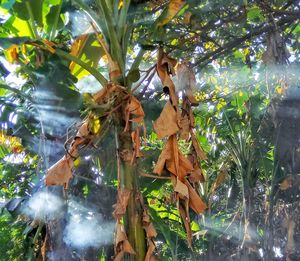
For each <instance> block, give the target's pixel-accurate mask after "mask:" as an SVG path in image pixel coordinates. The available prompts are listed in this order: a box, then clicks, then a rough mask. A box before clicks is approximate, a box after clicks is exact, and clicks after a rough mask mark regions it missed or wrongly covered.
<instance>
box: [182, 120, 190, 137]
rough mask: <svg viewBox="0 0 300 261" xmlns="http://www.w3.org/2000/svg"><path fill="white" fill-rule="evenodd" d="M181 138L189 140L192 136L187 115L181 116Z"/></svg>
mask: <svg viewBox="0 0 300 261" xmlns="http://www.w3.org/2000/svg"><path fill="white" fill-rule="evenodd" d="M180 123H181V124H180V125H181V129H180V139H182V140H188V139H189V137H190V120H189V118H188V116H187V115H185V116H183V117H181V119H180Z"/></svg>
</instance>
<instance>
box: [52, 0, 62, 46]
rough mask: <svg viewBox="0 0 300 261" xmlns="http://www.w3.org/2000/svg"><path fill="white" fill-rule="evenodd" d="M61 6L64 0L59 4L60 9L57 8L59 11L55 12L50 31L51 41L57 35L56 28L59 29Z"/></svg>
mask: <svg viewBox="0 0 300 261" xmlns="http://www.w3.org/2000/svg"><path fill="white" fill-rule="evenodd" d="M61 6H62V0H60V2H59V4H58V10H57V12H56V14H55V17H54V22H53V26H52V29H51V33H50V41H52V40H53V38H54V37H55V33H56V30H57V25H58V20H59V16H60V11H61Z"/></svg>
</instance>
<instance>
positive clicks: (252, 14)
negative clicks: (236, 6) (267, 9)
mask: <svg viewBox="0 0 300 261" xmlns="http://www.w3.org/2000/svg"><path fill="white" fill-rule="evenodd" d="M247 20H248V21H250V22H254V23H257V22H263V21H265V18H264V16H263V14H262V12H261V10H260V8H259V7H258V6H253V7H251V8H250V9H249V10H248V12H247Z"/></svg>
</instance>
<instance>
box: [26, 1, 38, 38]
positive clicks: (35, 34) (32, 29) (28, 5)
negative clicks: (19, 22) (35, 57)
mask: <svg viewBox="0 0 300 261" xmlns="http://www.w3.org/2000/svg"><path fill="white" fill-rule="evenodd" d="M25 4H26V8H27V11H28V14H29V17H30V22H31V26H30V31H31V32H32V33H33V36H34V38H38V36H39V35H38V31H37V28H36V25H35V23H34V15H33V13H32V10H31V6H30V3H29V1H25Z"/></svg>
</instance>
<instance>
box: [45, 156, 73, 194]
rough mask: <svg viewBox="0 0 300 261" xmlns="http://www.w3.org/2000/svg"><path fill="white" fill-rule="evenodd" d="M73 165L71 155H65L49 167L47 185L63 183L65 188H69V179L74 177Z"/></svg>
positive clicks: (46, 178)
mask: <svg viewBox="0 0 300 261" xmlns="http://www.w3.org/2000/svg"><path fill="white" fill-rule="evenodd" d="M73 166H74V163H73V160H72V158H71V157H70V156H64V157H63V158H62V159H60V160H59V161H58V162H56V163H55V164H54V165H53V166H52V167H51V168H49V169H48V172H47V174H46V177H45V184H46V186H56V185H63V186H64V188H65V189H67V188H68V184H69V180H70V179H71V178H72V168H73Z"/></svg>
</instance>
